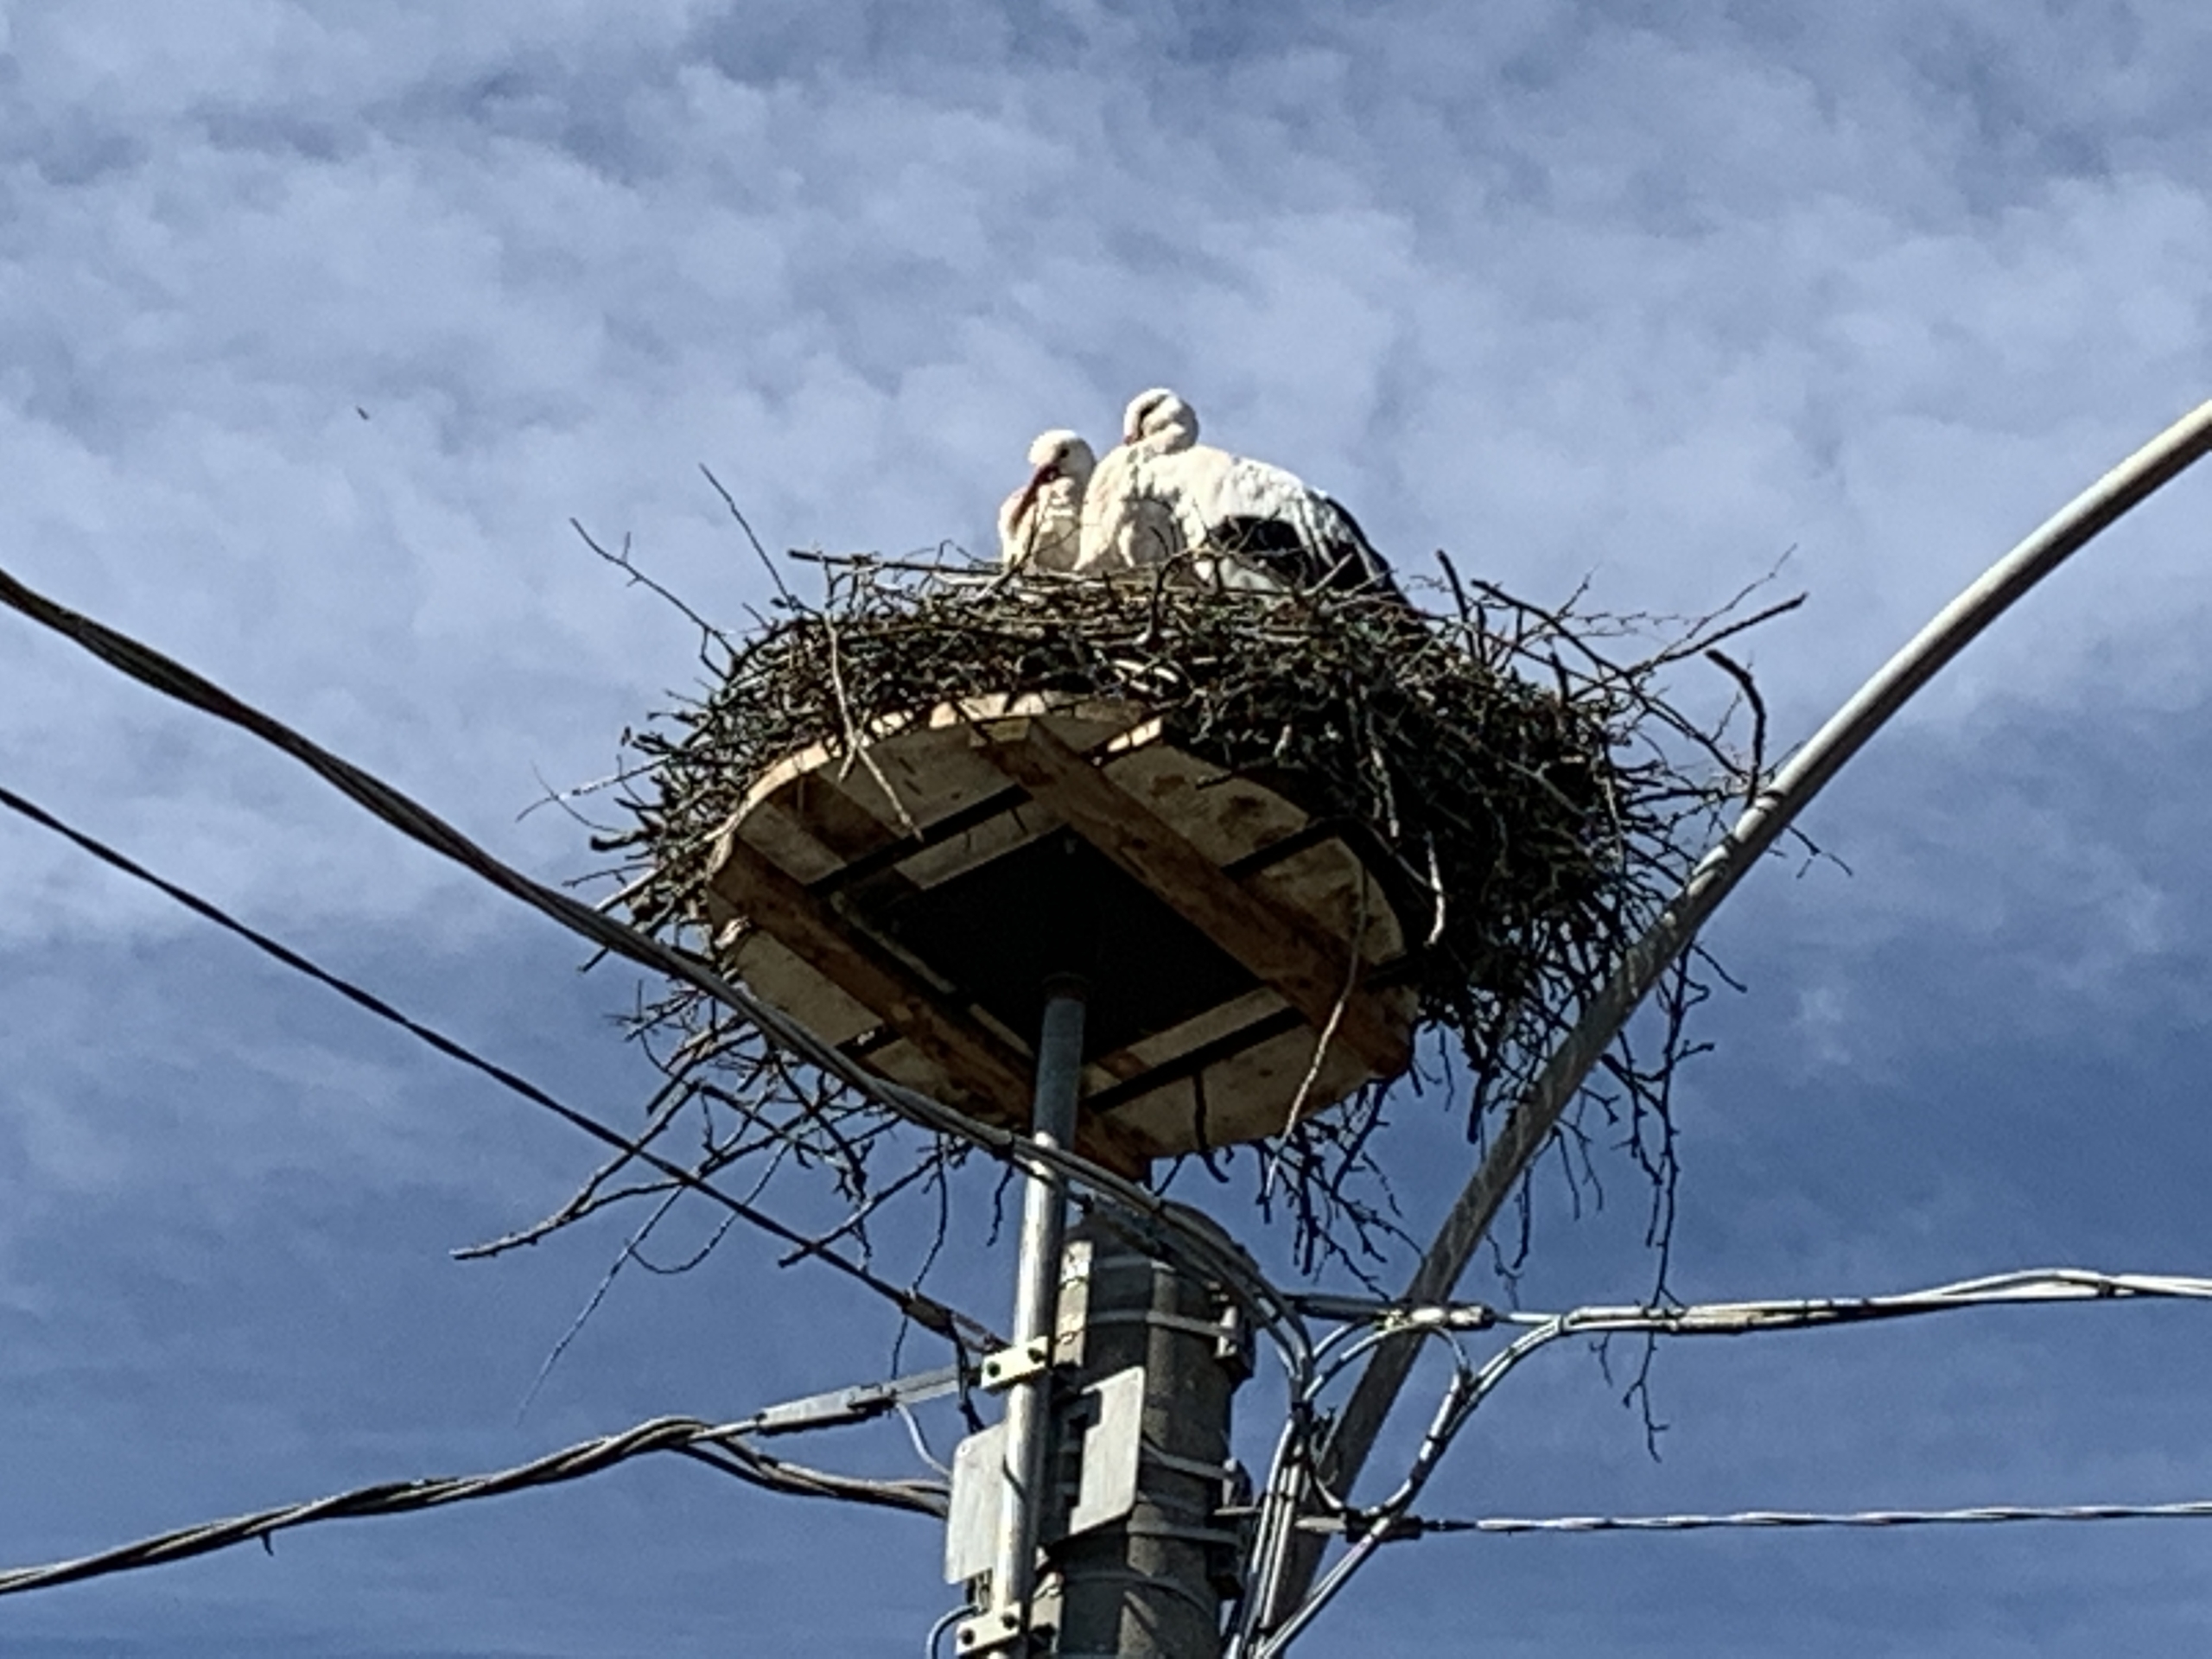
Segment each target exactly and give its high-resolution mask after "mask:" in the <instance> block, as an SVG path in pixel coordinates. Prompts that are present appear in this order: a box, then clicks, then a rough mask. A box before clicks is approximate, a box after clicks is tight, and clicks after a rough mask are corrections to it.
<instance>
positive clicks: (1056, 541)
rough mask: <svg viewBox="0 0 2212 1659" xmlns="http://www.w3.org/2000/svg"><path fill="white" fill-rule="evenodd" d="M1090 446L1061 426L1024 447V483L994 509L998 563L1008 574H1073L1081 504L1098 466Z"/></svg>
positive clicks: (1081, 509)
mask: <svg viewBox="0 0 2212 1659" xmlns="http://www.w3.org/2000/svg"><path fill="white" fill-rule="evenodd" d="M1097 464H1098V463H1097V460H1096V456H1094V455H1093V454H1092V453H1091V448H1090V445H1089V444H1088V443H1086V442H1084V440H1083V438H1082V437H1081V436H1080V435H1078V434H1077V433H1074V432H1071V431H1069V430H1068V429H1066V428H1065V427H1055V428H1053V429H1052V430H1051V431H1049V432H1040V433H1039V434H1038V435H1037V441H1036V442H1034V443H1032V444H1031V445H1030V446H1029V465H1030V467H1032V469H1033V470H1032V471H1031V473H1030V474H1029V481H1028V482H1027V484H1024V485H1023V486H1021V487H1020V489H1018V490H1016V491H1015V492H1014V493H1013V494H1012V495H1009V496H1008V497H1007V499H1006V501H1005V504H1004V505H1001V507H1000V508H999V563H1000V565H1001V568H1002V569H1006V570H1008V571H1022V570H1072V569H1075V567H1076V554H1077V547H1078V545H1079V543H1078V540H1077V537H1078V531H1079V530H1080V528H1081V524H1082V521H1083V500H1084V489H1085V487H1086V486H1088V485H1089V484H1090V476H1091V472H1092V469H1093V468H1094V467H1096V465H1097Z"/></svg>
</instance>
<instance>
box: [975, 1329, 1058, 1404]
mask: <svg viewBox="0 0 2212 1659" xmlns="http://www.w3.org/2000/svg"><path fill="white" fill-rule="evenodd" d="M1051 1367H1052V1338H1050V1337H1036V1338H1032V1339H1031V1340H1029V1341H1027V1342H1025V1343H1021V1344H1017V1345H1016V1346H1014V1347H1012V1348H1001V1349H1000V1350H999V1351H998V1352H996V1353H995V1354H986V1355H985V1356H984V1357H983V1376H982V1383H983V1387H984V1389H987V1390H988V1392H990V1393H992V1394H998V1393H1001V1392H1003V1391H1004V1390H1005V1389H1010V1388H1012V1387H1013V1386H1014V1384H1015V1383H1027V1381H1028V1380H1029V1379H1030V1378H1031V1377H1033V1376H1043V1375H1044V1374H1045V1372H1046V1370H1050V1369H1051Z"/></svg>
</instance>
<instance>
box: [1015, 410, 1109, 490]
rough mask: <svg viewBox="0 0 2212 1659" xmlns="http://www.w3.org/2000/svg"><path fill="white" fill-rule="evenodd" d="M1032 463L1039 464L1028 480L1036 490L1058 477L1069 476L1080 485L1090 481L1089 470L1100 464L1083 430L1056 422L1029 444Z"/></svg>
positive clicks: (1031, 464) (1034, 465)
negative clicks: (1072, 430)
mask: <svg viewBox="0 0 2212 1659" xmlns="http://www.w3.org/2000/svg"><path fill="white" fill-rule="evenodd" d="M1029 464H1030V466H1032V467H1034V468H1036V472H1035V474H1033V476H1032V478H1031V479H1030V480H1029V486H1030V488H1031V489H1033V490H1039V489H1042V488H1044V486H1046V485H1047V484H1049V483H1051V482H1052V480H1054V479H1056V478H1065V479H1067V480H1070V481H1071V482H1072V483H1073V484H1075V485H1076V486H1077V488H1081V487H1082V486H1084V485H1085V484H1088V483H1089V482H1090V471H1091V468H1092V467H1096V466H1097V464H1098V457H1097V456H1096V455H1095V454H1092V453H1091V450H1090V445H1089V444H1087V443H1085V442H1084V441H1083V436H1082V435H1081V434H1080V433H1077V432H1071V431H1069V430H1068V429H1067V428H1065V427H1064V426H1056V427H1054V428H1053V429H1052V430H1051V431H1050V432H1039V434H1038V435H1037V441H1036V442H1034V443H1033V444H1031V445H1030V446H1029Z"/></svg>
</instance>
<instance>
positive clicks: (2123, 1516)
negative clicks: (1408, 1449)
mask: <svg viewBox="0 0 2212 1659" xmlns="http://www.w3.org/2000/svg"><path fill="white" fill-rule="evenodd" d="M2202 1520H2212V1502H2206V1501H2203V1500H2196V1501H2193V1502H2190V1503H2058V1504H2042V1505H2037V1504H2012V1503H1990V1504H1983V1505H1980V1506H1979V1507H1976V1508H1974V1509H1967V1510H1841V1511H1821V1510H1736V1511H1734V1512H1732V1513H1731V1514H1726V1515H1556V1516H1544V1517H1541V1518H1529V1517H1524V1516H1506V1515H1497V1516H1481V1517H1478V1518H1476V1519H1471V1520H1467V1519H1456V1518H1441V1517H1430V1516H1406V1517H1405V1518H1404V1519H1403V1520H1401V1521H1397V1522H1393V1523H1392V1524H1391V1526H1390V1527H1389V1531H1388V1534H1387V1536H1388V1538H1389V1539H1390V1540H1393V1541H1395V1540H1396V1539H1399V1538H1414V1537H1421V1536H1426V1535H1433V1534H1441V1533H1455V1532H1486V1533H1497V1534H1513V1533H1531V1532H1552V1533H1587V1532H1711V1531H1714V1530H1718V1529H1722V1528H1744V1529H1804V1528H1814V1527H1863V1528H1874V1527H1948V1526H1986V1525H1995V1524H2001V1523H2005V1522H2020V1521H2202ZM1307 1530H1313V1531H1323V1532H1335V1531H1341V1530H1344V1523H1343V1522H1338V1521H1336V1520H1334V1519H1325V1520H1322V1521H1319V1522H1315V1523H1313V1525H1312V1526H1311V1527H1309V1528H1307Z"/></svg>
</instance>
